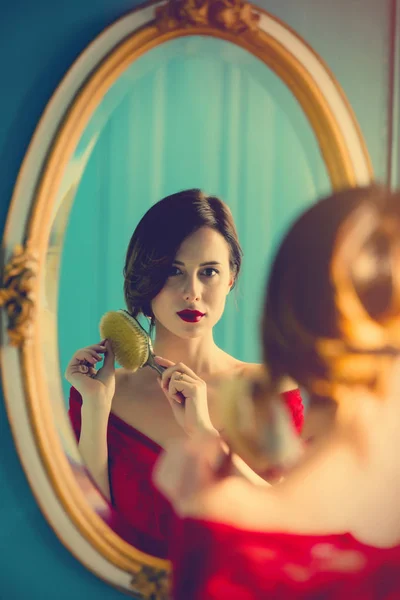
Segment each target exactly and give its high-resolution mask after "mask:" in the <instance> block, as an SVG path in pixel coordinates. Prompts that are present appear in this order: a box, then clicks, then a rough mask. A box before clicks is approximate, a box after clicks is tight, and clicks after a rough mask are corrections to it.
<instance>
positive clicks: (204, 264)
mask: <svg viewBox="0 0 400 600" xmlns="http://www.w3.org/2000/svg"><path fill="white" fill-rule="evenodd" d="M173 264H174V265H180V266H182V267H184V266H185V263H184V262H182V261H181V260H174V261H173ZM220 264H221V263H220V262H218V261H217V260H208V261H207V262H203V263H200V265H199V267H205V266H206V265H220Z"/></svg>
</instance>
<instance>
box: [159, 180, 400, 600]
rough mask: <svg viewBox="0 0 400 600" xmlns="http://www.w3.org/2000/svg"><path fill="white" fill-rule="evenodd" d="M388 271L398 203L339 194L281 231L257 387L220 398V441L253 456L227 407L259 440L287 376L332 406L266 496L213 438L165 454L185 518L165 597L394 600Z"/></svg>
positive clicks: (391, 283) (395, 334)
mask: <svg viewBox="0 0 400 600" xmlns="http://www.w3.org/2000/svg"><path fill="white" fill-rule="evenodd" d="M399 269H400V194H393V193H390V192H389V191H387V190H385V189H382V188H379V187H370V188H361V189H353V190H349V191H344V192H341V193H337V194H334V195H333V196H330V197H328V198H326V199H323V200H321V201H320V202H318V203H317V204H315V205H314V206H312V207H311V208H310V209H309V210H308V211H307V212H306V213H305V214H303V215H302V216H301V217H300V218H299V219H298V220H297V221H296V222H295V224H294V225H293V227H292V228H291V229H290V231H289V232H288V234H287V235H286V237H285V239H284V240H283V242H282V244H281V246H280V248H279V251H278V253H277V256H276V259H275V262H274V264H273V267H272V272H271V276H270V279H269V284H268V288H267V295H266V301H265V306H264V313H263V324H262V332H261V334H262V342H263V349H264V360H265V363H266V364H268V369H269V380H268V381H265V384H264V390H263V393H260V387H259V386H257V390H256V391H257V393H256V394H255V395H253V394H252V393H251V392H250V391H249V392H248V396H247V397H244V396H243V395H241V396H240V398H238V397H235V394H232V393H231V396H230V399H229V400H230V402H229V404H227V406H229V410H228V412H227V415H226V422H227V423H230V431H229V432H228V435H229V436H230V442H231V447H232V449H233V451H238V450H240V451H242V450H243V449H244V452H246V451H247V452H248V453H249V454H251V453H252V452H253V449H254V447H256V446H257V445H256V444H255V443H254V442H255V441H257V440H253V445H250V444H249V443H248V439H247V437H246V435H247V434H246V435H243V431H242V429H243V427H242V424H241V423H240V422H236V423H235V422H233V421H232V410H233V409H232V407H234V406H235V404H237V403H238V402H240V403H241V404H243V403H248V404H249V407H248V408H249V410H248V414H250V415H252V418H253V420H254V423H253V425H254V431H260V428H259V427H258V428H257V427H256V425H257V424H259V423H260V421H261V422H262V419H263V417H265V414H267V415H268V414H270V410H271V404H273V402H275V401H276V395H275V392H276V389H277V386H278V385H279V382H280V381H281V379H282V377H285V376H287V375H289V376H291V377H293V378H294V379H296V381H298V382H299V384H300V385H302V386H304V388H305V389H306V390H307V391H308V393H309V395H310V396H311V401H312V402H317V403H318V404H319V405H321V404H323V403H324V399H326V401H327V402H329V404H331V402H332V400H333V401H334V402H335V403H336V404H337V407H338V408H337V416H336V426H335V427H334V428H333V429H332V431H331V434H330V435H329V436H328V437H327V439H326V440H325V443H324V444H322V443H321V444H320V445H319V447H318V448H315V449H314V451H313V452H312V453H311V454H310V455H309V456H308V458H307V460H305V461H304V462H303V463H302V464H300V465H299V466H298V467H296V468H295V469H294V470H293V472H292V473H291V474H289V476H288V477H287V478H286V479H285V481H284V482H282V483H281V484H280V485H278V486H275V487H273V488H271V487H270V488H263V487H256V486H254V485H251V484H250V483H248V482H246V481H245V480H244V479H238V478H236V477H232V476H223V475H222V473H221V469H220V467H221V460H222V462H224V459H223V458H222V459H221V457H223V456H224V454H223V453H222V451H221V444H220V442H219V440H218V437H217V436H209V435H208V434H205V433H204V432H202V433H201V435H200V434H199V436H196V435H195V436H193V438H192V439H191V440H189V441H186V442H183V441H181V442H177V443H175V444H174V445H171V447H170V448H169V451H167V453H166V454H165V456H164V457H163V458H162V459H160V463H159V465H158V466H157V468H156V473H155V478H156V481H157V485H158V486H159V488H160V489H161V490H162V491H163V493H164V494H165V495H166V496H167V497H168V498H169V499H170V501H171V502H172V503H173V505H174V507H175V510H176V511H177V512H178V513H179V514H180V515H181V516H182V517H185V519H183V520H182V522H181V525H180V534H179V535H178V534H177V535H176V536H175V540H174V542H175V550H174V563H175V574H174V584H175V594H174V598H175V599H177V600H178V599H179V600H180V599H182V600H183V599H184V598H185V599H186V598H191V600H197V599H198V600H200V599H201V600H211V599H212V600H224V599H225V598H232V599H233V598H234V599H235V600H253V599H254V600H255V599H256V598H257V599H258V598H270V599H271V600H272V599H281V598H282V599H285V600H290V599H292V598H293V599H296V600H299V599H301V600H305V599H307V600H311V599H317V598H318V600H328V599H329V600H339V599H340V598H357V599H360V600H361V599H362V600H372V599H374V600H376V599H380V600H394V599H395V598H400V508H399V500H398V499H399V494H400V468H399V456H400V436H399V423H400V401H399V397H400V358H399V357H400V279H399ZM232 423H233V426H232ZM246 427H247V429H248V424H247V426H246ZM261 433H262V431H261ZM225 462H226V461H225ZM225 467H226V465H225ZM224 470H225V471H226V468H225V469H224Z"/></svg>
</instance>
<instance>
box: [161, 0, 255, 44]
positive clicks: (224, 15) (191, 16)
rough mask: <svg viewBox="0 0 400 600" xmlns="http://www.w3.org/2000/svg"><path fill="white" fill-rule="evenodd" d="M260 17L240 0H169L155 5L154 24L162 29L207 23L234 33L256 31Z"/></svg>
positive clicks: (247, 4) (249, 5)
mask: <svg viewBox="0 0 400 600" xmlns="http://www.w3.org/2000/svg"><path fill="white" fill-rule="evenodd" d="M259 20H260V15H259V14H258V13H257V12H255V11H254V10H253V7H252V6H251V4H249V3H247V2H244V1H243V0H172V1H171V2H168V3H167V4H163V5H162V6H159V7H158V8H157V9H156V25H157V27H158V28H159V30H160V31H162V32H166V31H170V30H173V29H176V28H181V27H196V26H200V27H201V26H208V27H216V28H218V29H222V30H225V31H229V32H231V33H233V34H235V35H237V34H240V33H245V32H251V33H252V34H257V33H258V31H259Z"/></svg>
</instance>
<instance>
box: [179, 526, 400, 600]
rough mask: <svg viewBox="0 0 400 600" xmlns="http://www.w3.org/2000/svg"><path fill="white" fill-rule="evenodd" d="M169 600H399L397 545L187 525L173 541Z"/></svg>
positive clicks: (347, 537) (344, 537)
mask: <svg viewBox="0 0 400 600" xmlns="http://www.w3.org/2000/svg"><path fill="white" fill-rule="evenodd" d="M170 552H171V557H170V558H171V559H172V563H173V567H174V571H173V572H174V577H173V585H174V590H173V598H174V600H188V599H189V598H190V600H264V599H265V600H399V599H400V546H397V547H395V548H392V549H378V548H372V547H370V546H366V545H364V544H361V543H359V542H357V541H356V540H355V539H354V538H353V537H352V536H351V535H347V534H343V535H327V536H304V535H293V534H284V533H262V532H257V531H244V530H239V529H236V528H234V527H231V526H229V525H224V524H221V523H208V522H206V521H197V520H195V519H185V520H183V521H181V522H180V523H179V525H178V527H177V528H176V535H175V537H174V539H173V540H172V541H171V548H170Z"/></svg>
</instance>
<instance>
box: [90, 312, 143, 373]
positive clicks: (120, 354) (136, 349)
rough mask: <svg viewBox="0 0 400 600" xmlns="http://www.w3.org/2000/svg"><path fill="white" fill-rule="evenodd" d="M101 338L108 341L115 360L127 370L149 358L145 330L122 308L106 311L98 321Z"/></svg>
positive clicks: (141, 364) (138, 365) (134, 368)
mask: <svg viewBox="0 0 400 600" xmlns="http://www.w3.org/2000/svg"><path fill="white" fill-rule="evenodd" d="M99 327H100V335H101V337H102V339H107V340H109V341H110V343H111V346H112V349H113V352H114V354H115V358H116V361H117V362H118V364H120V365H121V367H124V369H127V370H129V371H137V370H138V369H140V368H141V367H143V365H145V364H146V361H147V359H148V358H149V344H148V337H147V334H146V332H145V331H144V330H143V329H142V328H141V326H140V325H139V323H138V322H137V321H136V320H135V319H134V318H133V317H131V316H130V315H129V314H128V313H127V312H125V311H123V310H118V311H110V312H107V313H106V314H105V315H103V317H102V318H101V321H100V325H99Z"/></svg>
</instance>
